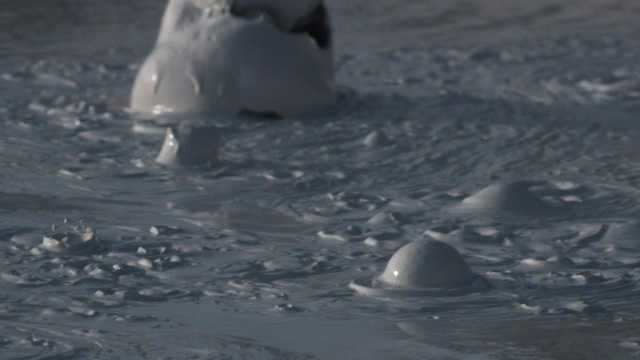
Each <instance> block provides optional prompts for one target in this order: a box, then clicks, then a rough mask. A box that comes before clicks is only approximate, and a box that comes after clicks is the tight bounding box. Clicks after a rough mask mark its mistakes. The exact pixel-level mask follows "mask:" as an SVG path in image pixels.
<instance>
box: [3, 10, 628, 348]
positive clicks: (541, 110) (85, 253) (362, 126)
mask: <svg viewBox="0 0 640 360" xmlns="http://www.w3.org/2000/svg"><path fill="white" fill-rule="evenodd" d="M164 5H165V2H164V1H151V0H139V1H135V2H131V1H125V0H111V1H108V2H107V1H98V0H88V1H79V0H58V1H52V0H46V1H45V0H30V1H28V2H11V4H10V5H7V4H3V5H1V6H0V131H2V135H1V136H0V169H1V170H0V214H1V216H0V354H1V355H0V357H2V358H3V359H72V358H77V359H87V358H92V359H116V358H123V359H125V358H126V359H137V358H139V359H186V358H189V359H227V358H234V359H235V358H241V359H254V358H258V359H316V358H319V359H391V358H407V359H606V358H608V359H636V358H639V357H640V305H639V304H638V299H639V298H640V286H639V285H638V280H639V279H640V216H639V215H640V206H639V204H638V202H639V199H640V124H638V121H639V118H638V115H639V114H640V42H638V39H637V34H638V31H640V25H639V24H640V23H639V22H638V21H637V19H638V16H640V5H639V4H637V3H636V2H634V1H631V0H622V1H612V2H610V3H607V4H603V2H602V1H596V0H580V1H576V2H573V3H571V4H567V3H566V2H561V1H558V0H545V1H541V2H537V3H535V4H532V3H529V2H524V1H516V2H514V1H506V0H491V1H485V2H481V1H476V0H469V1H452V2H446V4H444V3H438V2H435V1H410V0H389V1H365V0H348V1H337V0H329V1H327V5H328V8H329V11H330V13H331V16H332V22H333V24H334V34H335V41H336V43H335V45H336V49H335V50H336V51H335V61H336V81H337V83H338V85H339V87H340V89H339V93H340V94H339V100H338V102H337V104H336V105H335V106H334V107H332V108H331V109H328V110H327V111H325V112H322V113H319V114H315V115H313V116H307V117H294V118H288V119H284V120H279V121H265V120H256V119H251V118H247V117H233V116H222V115H219V116H203V117H179V118H169V117H166V118H162V119H149V118H146V117H142V116H139V115H137V114H134V113H131V112H129V111H127V106H128V97H129V91H130V88H131V84H132V82H133V79H134V77H135V74H136V72H137V70H138V68H139V67H140V65H141V62H142V61H143V60H144V57H145V56H146V55H147V54H148V52H149V50H150V49H151V47H152V45H153V41H154V39H155V36H156V34H157V28H158V23H159V20H160V16H161V13H162V10H163V7H164ZM177 122H195V123H198V122H199V123H203V122H204V123H210V124H215V125H216V126H217V127H218V128H219V130H220V135H221V139H222V140H221V144H222V145H221V148H220V151H219V162H218V163H217V164H214V165H212V166H200V167H166V166H162V165H159V164H157V163H156V162H155V157H156V155H157V154H158V152H159V151H160V148H161V146H162V141H163V137H164V134H163V132H162V131H161V130H162V129H161V128H162V126H164V125H166V124H169V125H171V124H175V123H177ZM156 130H157V131H156ZM427 238H430V239H436V240H439V241H442V242H445V243H447V244H449V245H451V246H453V247H454V248H455V249H456V250H457V251H458V252H460V253H461V254H462V256H463V257H464V259H465V260H466V262H467V263H468V264H469V267H470V268H471V270H472V271H473V272H474V273H475V274H478V275H480V276H482V277H483V278H484V279H486V280H487V281H488V282H489V283H490V284H491V286H492V288H491V289H490V290H488V291H480V292H472V293H466V294H464V295H456V296H382V297H379V296H362V295H360V294H358V293H357V292H356V291H354V290H353V289H352V288H350V287H349V284H350V283H351V282H352V281H354V280H355V279H359V278H366V277H371V276H377V275H380V274H382V273H383V271H384V270H385V267H386V265H387V262H388V261H389V259H390V258H391V256H392V255H393V254H394V252H395V251H396V250H397V249H399V248H401V247H402V246H403V245H405V244H407V243H408V242H410V241H412V240H416V239H427Z"/></svg>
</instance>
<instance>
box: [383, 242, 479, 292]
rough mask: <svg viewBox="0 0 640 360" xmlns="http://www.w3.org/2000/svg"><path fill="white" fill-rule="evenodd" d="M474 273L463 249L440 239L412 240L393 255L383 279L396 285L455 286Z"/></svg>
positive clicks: (465, 281)
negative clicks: (462, 253)
mask: <svg viewBox="0 0 640 360" xmlns="http://www.w3.org/2000/svg"><path fill="white" fill-rule="evenodd" d="M472 279H473V273H472V272H471V269H469V266H468V265H467V263H466V262H465V261H464V259H463V258H462V256H461V255H460V253H458V251H457V250H456V249H454V248H453V247H452V246H450V245H447V244H445V243H443V242H440V241H434V240H418V241H414V242H411V243H409V244H407V245H405V246H403V247H402V248H400V249H399V250H398V251H396V253H395V254H393V256H392V257H391V260H389V263H387V267H386V269H385V270H384V273H383V274H382V276H380V281H382V282H384V283H386V284H388V285H391V286H397V287H405V288H407V287H419V288H420V287H431V288H452V287H459V286H464V285H467V284H469V283H470V282H471V281H472Z"/></svg>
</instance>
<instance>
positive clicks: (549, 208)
mask: <svg viewBox="0 0 640 360" xmlns="http://www.w3.org/2000/svg"><path fill="white" fill-rule="evenodd" d="M459 209H461V210H470V211H481V212H490V213H512V214H516V215H539V216H544V215H555V214H557V213H558V211H559V210H560V209H561V207H559V206H554V205H551V204H548V203H547V202H545V201H544V200H543V199H542V198H541V197H539V196H538V195H536V194H535V193H534V192H533V191H532V190H531V183H530V182H528V181H517V182H512V183H499V184H493V185H489V186H487V187H485V188H484V189H482V190H480V191H478V192H477V193H475V194H473V195H471V196H469V197H467V198H465V199H464V200H462V204H460V206H459Z"/></svg>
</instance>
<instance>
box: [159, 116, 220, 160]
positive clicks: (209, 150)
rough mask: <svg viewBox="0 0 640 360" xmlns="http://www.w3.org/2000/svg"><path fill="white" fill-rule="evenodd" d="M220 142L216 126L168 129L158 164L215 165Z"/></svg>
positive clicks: (182, 125)
mask: <svg viewBox="0 0 640 360" xmlns="http://www.w3.org/2000/svg"><path fill="white" fill-rule="evenodd" d="M220 142H221V135H220V131H219V130H218V128H217V127H216V126H208V125H190V124H181V125H179V126H178V127H177V128H167V131H166V135H165V140H164V144H163V145H162V149H161V150H160V153H159V154H158V156H157V157H156V162H157V163H159V164H162V165H167V166H179V165H184V166H196V165H204V164H215V163H216V162H217V161H218V149H219V148H220Z"/></svg>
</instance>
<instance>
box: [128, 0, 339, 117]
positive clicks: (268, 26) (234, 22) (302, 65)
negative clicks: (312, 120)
mask: <svg viewBox="0 0 640 360" xmlns="http://www.w3.org/2000/svg"><path fill="white" fill-rule="evenodd" d="M333 67H334V65H333V51H332V46H331V30H330V28H329V23H328V16H327V12H326V9H325V7H324V5H323V4H322V2H321V1H320V0H299V1H295V2H285V1H267V0H170V1H169V3H168V5H167V8H166V10H165V14H164V17H163V20H162V25H161V28H160V34H159V35H158V39H157V42H156V46H155V48H154V50H153V51H152V53H151V54H150V55H149V57H148V58H147V59H146V61H145V62H144V64H143V65H142V67H141V68H140V70H139V72H138V75H137V77H136V80H135V83H134V85H133V89H132V94H131V109H132V110H133V111H138V112H143V113H155V114H160V113H190V114H197V113H220V112H223V113H232V114H249V115H260V116H269V117H281V116H294V115H300V114H304V113H309V112H313V111H317V110H320V109H322V108H325V107H327V106H329V105H330V104H332V103H333V102H334V101H335V98H336V89H335V82H334V72H333Z"/></svg>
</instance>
